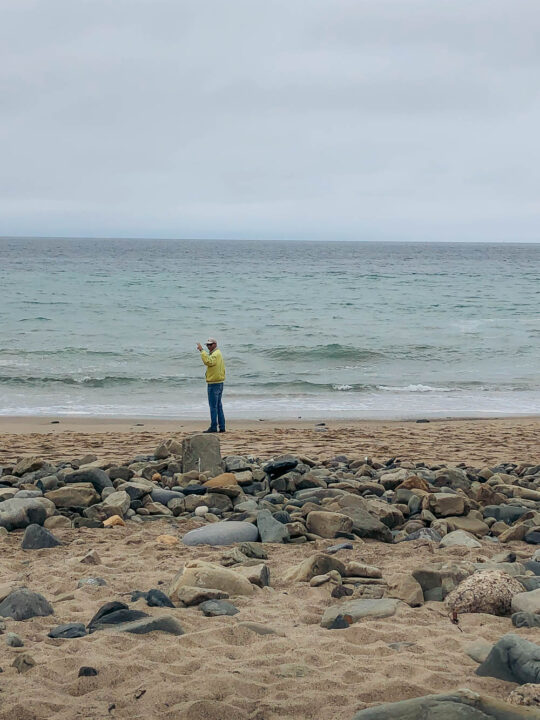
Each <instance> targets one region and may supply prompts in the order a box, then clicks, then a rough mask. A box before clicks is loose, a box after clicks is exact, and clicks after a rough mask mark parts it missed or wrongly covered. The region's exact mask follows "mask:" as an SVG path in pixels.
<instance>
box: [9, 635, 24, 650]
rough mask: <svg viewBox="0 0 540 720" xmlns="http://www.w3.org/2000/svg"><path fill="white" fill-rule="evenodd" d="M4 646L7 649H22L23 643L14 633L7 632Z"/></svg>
mask: <svg viewBox="0 0 540 720" xmlns="http://www.w3.org/2000/svg"><path fill="white" fill-rule="evenodd" d="M6 645H7V646H8V647H23V646H24V642H23V641H22V640H21V638H20V637H19V636H18V635H17V634H16V633H13V632H8V633H6Z"/></svg>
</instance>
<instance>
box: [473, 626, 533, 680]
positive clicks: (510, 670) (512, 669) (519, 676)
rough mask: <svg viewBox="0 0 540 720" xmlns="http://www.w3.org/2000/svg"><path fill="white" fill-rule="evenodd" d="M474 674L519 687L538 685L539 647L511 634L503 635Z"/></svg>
mask: <svg viewBox="0 0 540 720" xmlns="http://www.w3.org/2000/svg"><path fill="white" fill-rule="evenodd" d="M476 674H477V675H480V676H482V677H495V678H498V679H499V680H506V681H507V682H517V683H519V684H520V685H522V684H524V683H540V646H539V645H537V644H536V643H532V642H530V641H529V640H525V639H524V638H522V637H520V636H519V635H515V634H513V633H508V634H507V635H503V637H502V638H500V640H499V641H498V642H497V643H496V644H495V645H494V646H493V648H492V650H491V652H490V653H489V655H488V657H487V658H486V660H485V661H484V662H483V663H482V664H481V665H480V666H479V667H478V668H477V670H476Z"/></svg>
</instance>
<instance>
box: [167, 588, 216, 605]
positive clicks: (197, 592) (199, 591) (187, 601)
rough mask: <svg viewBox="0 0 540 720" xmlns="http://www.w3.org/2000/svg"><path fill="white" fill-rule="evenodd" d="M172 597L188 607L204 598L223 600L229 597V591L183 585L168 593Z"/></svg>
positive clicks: (204, 600)
mask: <svg viewBox="0 0 540 720" xmlns="http://www.w3.org/2000/svg"><path fill="white" fill-rule="evenodd" d="M170 594H171V596H172V597H173V599H175V600H178V602H181V603H182V604H183V605H186V606H187V607H190V606H192V605H200V604H201V603H203V602H206V600H223V599H225V598H228V597H229V593H226V592H223V590H218V589H217V588H196V587H189V585H184V586H182V587H179V588H178V589H177V590H174V591H173V592H171V593H170Z"/></svg>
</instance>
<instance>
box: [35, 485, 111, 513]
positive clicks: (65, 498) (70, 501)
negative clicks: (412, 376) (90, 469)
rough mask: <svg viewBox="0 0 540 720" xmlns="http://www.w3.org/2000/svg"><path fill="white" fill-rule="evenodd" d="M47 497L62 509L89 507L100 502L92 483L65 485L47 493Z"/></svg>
mask: <svg viewBox="0 0 540 720" xmlns="http://www.w3.org/2000/svg"><path fill="white" fill-rule="evenodd" d="M45 497H46V498H48V499H49V500H51V501H52V502H53V503H54V504H55V505H56V507H61V508H74V507H88V506H89V505H94V504H95V503H97V502H99V501H100V496H99V495H98V493H97V492H96V490H95V488H94V486H93V485H92V483H73V484H71V485H64V487H61V488H57V489H56V490H50V491H49V492H47V493H45Z"/></svg>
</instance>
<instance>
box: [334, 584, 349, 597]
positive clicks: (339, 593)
mask: <svg viewBox="0 0 540 720" xmlns="http://www.w3.org/2000/svg"><path fill="white" fill-rule="evenodd" d="M330 594H331V596H332V597H333V598H342V597H346V596H347V595H352V594H353V589H352V587H349V586H348V585H336V586H335V588H334V589H333V590H332V592H331V593H330Z"/></svg>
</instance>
